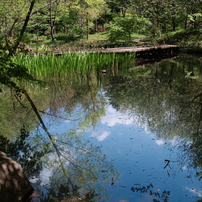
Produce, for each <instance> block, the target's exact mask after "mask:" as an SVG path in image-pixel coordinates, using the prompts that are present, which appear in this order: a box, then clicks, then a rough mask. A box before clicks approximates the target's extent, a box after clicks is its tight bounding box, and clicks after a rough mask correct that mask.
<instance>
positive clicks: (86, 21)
mask: <svg viewBox="0 0 202 202" xmlns="http://www.w3.org/2000/svg"><path fill="white" fill-rule="evenodd" d="M86 22H87V40H88V38H89V27H88V19H87V20H86Z"/></svg>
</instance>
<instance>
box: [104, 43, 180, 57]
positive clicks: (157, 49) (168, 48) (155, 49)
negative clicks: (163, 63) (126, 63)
mask: <svg viewBox="0 0 202 202" xmlns="http://www.w3.org/2000/svg"><path fill="white" fill-rule="evenodd" d="M173 51H179V46H177V45H158V46H149V47H144V46H141V47H122V48H107V49H103V50H101V52H102V53H136V54H137V56H146V55H156V54H162V53H172V52H173Z"/></svg>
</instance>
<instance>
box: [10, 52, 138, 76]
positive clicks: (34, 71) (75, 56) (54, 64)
mask: <svg viewBox="0 0 202 202" xmlns="http://www.w3.org/2000/svg"><path fill="white" fill-rule="evenodd" d="M134 58H135V56H134V54H133V55H126V54H125V55H115V54H114V53H85V52H84V53H75V52H70V53H65V54H62V55H61V56H56V55H17V56H15V57H14V58H13V60H14V61H15V62H16V63H17V64H19V65H24V66H26V67H27V69H28V71H29V73H30V74H31V75H33V76H35V77H36V78H43V79H50V78H66V77H68V76H70V74H72V73H78V74H83V73H84V72H85V71H90V72H95V71H101V69H102V68H103V67H104V68H105V69H108V68H110V62H111V61H115V60H118V63H119V64H121V66H123V65H127V64H128V63H130V61H132V60H134Z"/></svg>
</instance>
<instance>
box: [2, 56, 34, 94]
mask: <svg viewBox="0 0 202 202" xmlns="http://www.w3.org/2000/svg"><path fill="white" fill-rule="evenodd" d="M13 79H17V80H29V81H35V79H34V78H33V77H32V76H31V75H30V74H29V73H28V70H27V68H26V67H25V66H23V65H18V64H16V63H15V62H14V61H13V60H12V58H10V57H8V56H6V55H5V54H1V55H0V83H1V84H3V85H6V86H8V87H10V88H14V89H15V90H16V91H17V92H21V89H20V88H19V87H18V86H17V84H16V82H15V80H13Z"/></svg>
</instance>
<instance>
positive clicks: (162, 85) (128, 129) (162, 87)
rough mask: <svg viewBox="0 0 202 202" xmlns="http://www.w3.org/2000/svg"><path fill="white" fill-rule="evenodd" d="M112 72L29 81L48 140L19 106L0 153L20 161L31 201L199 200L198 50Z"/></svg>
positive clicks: (201, 93)
mask: <svg viewBox="0 0 202 202" xmlns="http://www.w3.org/2000/svg"><path fill="white" fill-rule="evenodd" d="M116 72H117V74H113V75H112V74H111V75H110V74H107V75H99V76H98V75H97V73H95V74H93V73H91V74H90V75H87V76H86V79H80V77H77V78H76V79H75V77H74V80H71V79H68V80H66V81H59V82H57V81H51V82H49V84H47V86H46V87H39V88H37V90H36V87H32V86H30V87H29V86H28V87H29V91H30V96H31V97H33V96H35V97H36V99H34V101H35V104H36V106H37V108H38V109H39V110H40V112H43V113H42V114H41V115H42V118H43V121H44V123H45V125H46V127H47V128H48V131H49V133H50V134H51V139H50V137H49V136H48V135H47V133H46V132H44V130H43V128H42V127H41V126H38V125H37V123H36V122H37V119H36V118H33V116H31V115H30V117H31V118H27V117H28V115H27V114H26V115H25V114H23V113H22V111H20V112H19V114H22V115H23V118H24V122H25V123H24V124H16V128H18V130H19V131H20V132H19V134H18V138H17V141H16V142H15V140H13V138H11V139H12V140H10V141H7V143H6V146H5V142H6V140H5V139H4V138H3V137H2V140H1V151H3V152H5V153H6V154H7V155H8V156H9V157H11V158H12V159H14V160H15V161H16V162H17V163H19V164H20V165H21V167H22V169H23V171H24V172H25V174H26V175H27V177H28V178H29V181H30V182H31V185H32V187H33V188H34V189H35V190H36V193H37V194H38V195H39V197H36V198H33V201H38V202H42V201H61V202H62V201H66V202H67V201H106V202H107V201H114V202H115V201H117V202H126V201H127V202H133V201H135V202H136V201H137V202H141V201H144V202H145V201H195V202H196V201H200V200H201V197H202V192H201V181H200V179H201V176H202V149H201V148H202V141H201V135H202V133H201V130H202V126H201V121H202V85H201V83H202V66H201V63H200V58H199V57H198V56H180V57H177V58H175V59H170V60H167V61H162V62H159V63H155V64H152V65H147V66H142V67H139V68H133V67H128V68H127V69H124V70H123V69H119V73H118V71H116ZM77 76H78V75H77ZM82 78H83V77H82ZM28 87H27V88H28ZM6 94H7V93H6V90H5V92H4V97H2V99H3V98H4V99H7V97H6ZM41 95H43V96H41ZM5 103H7V104H8V103H9V101H7V100H5V101H4V106H5ZM9 106H11V105H9ZM19 107H20V106H19ZM27 113H28V112H27ZM16 114H18V112H16ZM19 114H18V118H19V117H20V115H19ZM23 118H21V117H20V119H23ZM10 119H11V118H10ZM25 119H26V120H25ZM6 124H7V127H9V124H8V123H6ZM7 131H8V132H10V133H12V129H10V130H7ZM65 199H66V200H65Z"/></svg>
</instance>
